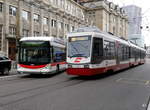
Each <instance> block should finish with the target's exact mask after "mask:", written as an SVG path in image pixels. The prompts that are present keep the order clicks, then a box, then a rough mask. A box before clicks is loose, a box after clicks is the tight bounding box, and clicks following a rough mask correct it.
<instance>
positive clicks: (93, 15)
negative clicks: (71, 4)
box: [82, 0, 128, 39]
mask: <svg viewBox="0 0 150 110" xmlns="http://www.w3.org/2000/svg"><path fill="white" fill-rule="evenodd" d="M82 5H83V6H84V7H86V8H87V9H86V18H88V22H89V23H90V24H91V25H95V26H97V27H99V28H100V29H101V30H102V31H105V32H109V33H112V34H114V35H116V36H118V37H121V38H124V39H128V37H127V33H128V31H127V30H128V18H127V15H126V14H125V11H124V10H123V9H122V8H120V7H119V6H118V5H115V4H114V3H112V2H109V1H107V0H93V2H91V1H89V2H88V1H87V2H85V3H83V4H82Z"/></svg>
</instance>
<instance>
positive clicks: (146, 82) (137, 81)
mask: <svg viewBox="0 0 150 110" xmlns="http://www.w3.org/2000/svg"><path fill="white" fill-rule="evenodd" d="M116 82H120V83H126V84H137V85H146V86H148V85H149V86H150V81H149V80H140V79H128V78H120V79H118V80H116Z"/></svg>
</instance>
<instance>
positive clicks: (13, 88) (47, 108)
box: [0, 60, 150, 110]
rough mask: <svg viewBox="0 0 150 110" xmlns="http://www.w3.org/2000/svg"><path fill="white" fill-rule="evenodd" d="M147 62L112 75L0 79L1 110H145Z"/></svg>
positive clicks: (149, 92) (149, 88) (149, 86)
mask: <svg viewBox="0 0 150 110" xmlns="http://www.w3.org/2000/svg"><path fill="white" fill-rule="evenodd" d="M149 96H150V60H148V61H147V63H146V64H144V65H140V66H137V67H134V68H130V69H127V70H125V71H121V72H117V73H115V74H111V75H99V76H95V77H92V78H90V77H76V76H68V75H66V74H65V72H62V73H59V74H56V75H47V76H41V75H38V76H35V75H34V76H29V75H26V76H18V77H14V78H10V77H9V78H0V110H146V105H147V103H148V100H149Z"/></svg>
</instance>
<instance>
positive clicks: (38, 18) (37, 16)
mask: <svg viewBox="0 0 150 110" xmlns="http://www.w3.org/2000/svg"><path fill="white" fill-rule="evenodd" d="M33 20H34V21H36V22H39V21H40V16H39V15H38V14H34V15H33Z"/></svg>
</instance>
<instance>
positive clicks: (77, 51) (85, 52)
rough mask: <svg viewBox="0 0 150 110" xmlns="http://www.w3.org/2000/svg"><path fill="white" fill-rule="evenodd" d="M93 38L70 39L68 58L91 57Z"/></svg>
mask: <svg viewBox="0 0 150 110" xmlns="http://www.w3.org/2000/svg"><path fill="white" fill-rule="evenodd" d="M90 46H91V36H79V37H70V38H69V42H68V57H89V56H90Z"/></svg>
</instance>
